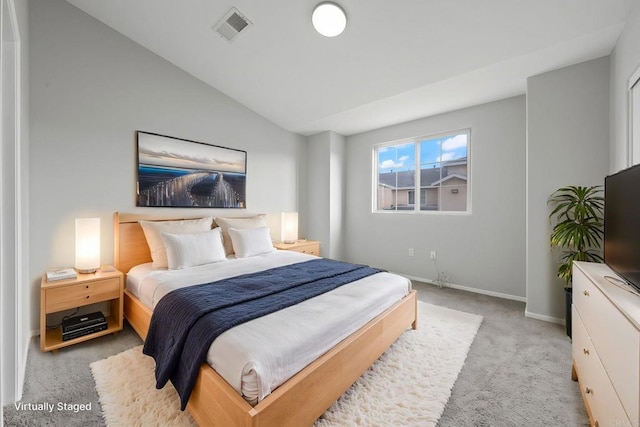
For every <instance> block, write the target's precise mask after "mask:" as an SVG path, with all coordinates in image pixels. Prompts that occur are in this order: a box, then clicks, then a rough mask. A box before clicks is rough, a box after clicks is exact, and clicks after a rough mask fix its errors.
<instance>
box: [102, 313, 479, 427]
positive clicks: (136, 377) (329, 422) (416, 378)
mask: <svg viewBox="0 0 640 427" xmlns="http://www.w3.org/2000/svg"><path fill="white" fill-rule="evenodd" d="M418 305H419V316H420V318H419V328H418V329H417V330H415V331H413V330H407V332H405V333H404V334H403V335H402V336H401V337H400V338H398V340H397V341H396V343H395V344H394V345H393V346H391V348H389V349H388V350H387V351H386V352H385V353H384V354H383V355H382V356H381V357H380V359H379V360H378V361H377V362H376V363H375V364H374V365H373V366H372V367H371V368H370V369H369V370H368V371H367V372H365V374H364V375H363V376H362V377H361V378H360V379H358V381H356V383H355V384H353V386H351V388H350V389H349V390H347V392H346V393H345V394H344V395H343V396H342V397H341V398H340V399H338V400H337V401H336V402H335V403H334V404H333V405H332V406H331V407H330V408H329V409H328V410H327V411H326V412H325V413H324V415H323V416H322V417H321V418H320V419H319V420H318V421H317V422H316V426H318V427H326V426H367V427H368V426H388V425H405V426H411V425H419V426H435V425H436V424H437V422H438V419H439V418H440V416H441V415H442V412H443V410H444V407H445V405H446V403H447V400H448V399H449V396H450V395H451V389H452V388H453V385H454V383H455V381H456V378H457V377H458V374H459V373H460V370H461V369H462V366H463V365H464V360H465V358H466V357H467V353H468V351H469V347H470V346H471V343H472V342H473V339H474V337H475V335H476V333H477V331H478V328H479V327H480V323H481V322H482V317H481V316H477V315H474V314H469V313H463V312H461V311H456V310H451V309H448V308H444V307H438V306H434V305H430V304H426V303H423V302H420V303H418ZM141 349H142V346H138V347H134V348H132V349H130V350H127V351H125V352H123V353H120V354H118V355H115V356H111V357H109V358H107V359H104V360H100V361H98V362H94V363H92V364H91V372H92V373H93V377H94V379H95V381H96V389H97V391H98V395H99V396H100V405H101V407H102V413H103V418H104V420H105V422H106V424H107V426H109V427H111V426H123V425H127V426H148V425H163V426H193V425H195V423H194V421H193V419H192V418H191V417H190V416H189V414H188V413H187V412H181V411H180V404H179V399H178V395H177V393H176V391H175V390H174V389H173V387H172V386H171V383H168V384H167V385H166V386H165V387H164V388H163V389H162V390H156V388H155V379H154V374H153V369H154V362H153V359H151V358H150V357H147V356H144V355H143V354H142V353H141Z"/></svg>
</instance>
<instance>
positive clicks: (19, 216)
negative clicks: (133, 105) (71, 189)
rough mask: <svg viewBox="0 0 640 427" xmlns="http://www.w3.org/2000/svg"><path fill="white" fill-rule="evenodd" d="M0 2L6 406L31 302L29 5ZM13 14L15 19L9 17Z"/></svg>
mask: <svg viewBox="0 0 640 427" xmlns="http://www.w3.org/2000/svg"><path fill="white" fill-rule="evenodd" d="M0 4H1V6H2V8H3V36H2V42H3V43H2V73H1V74H2V77H3V82H2V84H3V87H2V107H3V108H2V110H3V111H2V114H3V126H2V146H1V148H0V150H1V155H0V159H1V160H2V166H1V167H0V172H1V177H0V182H1V183H2V185H1V186H0V187H1V189H2V191H1V194H0V197H1V200H2V203H1V204H2V213H1V214H0V218H2V221H1V222H0V245H1V248H0V254H1V255H2V257H1V259H0V293H1V297H0V301H2V304H1V307H0V313H2V319H1V320H0V325H1V327H2V329H1V331H0V343H2V344H1V345H0V347H1V348H2V354H1V355H0V360H2V364H1V372H0V379H2V383H1V384H0V396H1V399H0V400H1V402H2V405H5V404H7V403H9V402H12V401H14V400H16V399H19V398H20V397H21V394H22V383H23V379H24V374H25V369H26V363H27V349H28V345H29V340H30V338H31V329H30V312H31V309H32V306H33V302H32V301H30V300H29V298H30V295H31V292H30V291H29V287H28V285H27V284H26V283H24V282H25V280H26V278H27V277H28V273H29V271H28V266H29V244H28V237H29V224H28V221H29V176H28V174H29V73H28V71H29V61H28V57H29V33H28V4H27V0H4V1H2V2H0ZM10 10H11V11H12V12H11V13H9V11H10ZM13 12H15V15H14V14H13ZM12 17H15V19H16V20H15V21H13V19H12ZM16 70H19V72H18V73H17V74H16V73H14V71H16ZM16 77H17V78H18V80H19V82H18V86H16ZM17 89H19V91H18V90H17ZM14 94H15V95H17V96H14ZM14 124H15V125H14ZM16 125H17V126H16Z"/></svg>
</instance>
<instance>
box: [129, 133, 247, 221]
mask: <svg viewBox="0 0 640 427" xmlns="http://www.w3.org/2000/svg"><path fill="white" fill-rule="evenodd" d="M136 140H137V145H138V185H137V202H136V204H137V206H153V207H181V208H246V187H247V152H246V151H242V150H236V149H233V148H225V147H220V146H217V145H211V144H206V143H204V142H197V141H190V140H187V139H181V138H173V137H170V136H165V135H158V134H155V133H149V132H142V131H136Z"/></svg>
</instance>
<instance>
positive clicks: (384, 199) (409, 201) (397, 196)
mask: <svg viewBox="0 0 640 427" xmlns="http://www.w3.org/2000/svg"><path fill="white" fill-rule="evenodd" d="M415 181H416V172H415V171H413V170H406V171H397V172H396V171H390V172H383V173H380V174H379V175H378V198H377V200H378V203H377V204H378V209H383V210H414V209H415V205H416V202H418V203H419V204H420V210H422V211H437V210H440V211H465V210H467V158H466V157H463V158H460V159H456V160H451V161H446V162H442V163H441V164H440V166H438V165H433V167H431V168H425V169H420V197H419V200H416V194H415V192H416V191H415V188H416V187H415V185H416V182H415Z"/></svg>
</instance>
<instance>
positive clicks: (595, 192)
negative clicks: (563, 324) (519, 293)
mask: <svg viewBox="0 0 640 427" xmlns="http://www.w3.org/2000/svg"><path fill="white" fill-rule="evenodd" d="M602 191H603V190H602V186H601V185H595V186H591V187H581V186H568V187H562V188H559V189H558V190H556V191H555V192H553V194H551V196H550V197H549V200H548V204H549V205H551V206H553V210H552V211H551V214H549V219H550V220H551V221H552V222H555V225H554V226H553V230H552V232H551V239H550V240H551V247H552V248H553V247H558V248H561V249H562V250H563V254H562V257H561V258H560V265H559V266H558V277H559V278H561V279H563V280H564V284H565V288H564V289H565V295H566V298H565V301H566V302H565V305H566V320H567V335H568V336H569V337H571V296H572V293H571V290H572V288H571V279H572V267H573V261H590V262H603V261H604V260H603V258H602V256H601V248H602V237H603V235H604V219H603V217H604V197H602Z"/></svg>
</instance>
